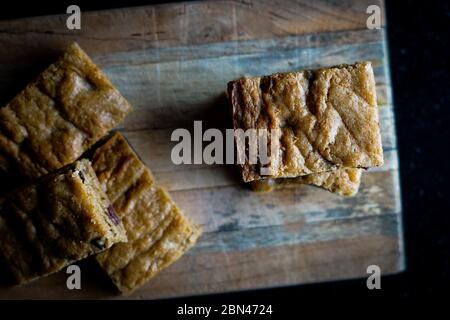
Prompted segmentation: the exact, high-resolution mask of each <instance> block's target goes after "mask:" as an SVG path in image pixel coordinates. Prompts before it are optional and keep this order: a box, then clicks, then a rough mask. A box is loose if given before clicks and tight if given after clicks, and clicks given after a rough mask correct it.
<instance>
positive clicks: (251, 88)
mask: <svg viewBox="0 0 450 320" xmlns="http://www.w3.org/2000/svg"><path fill="white" fill-rule="evenodd" d="M228 98H229V103H230V107H231V112H232V118H233V125H234V129H242V130H244V131H246V130H248V129H258V130H260V129H265V130H268V132H271V133H272V135H269V138H268V139H267V146H266V148H265V150H267V151H268V153H267V152H266V153H267V154H268V157H269V159H270V161H269V162H268V163H264V162H263V161H260V159H259V158H258V161H256V163H255V162H253V161H249V157H248V156H247V158H245V161H243V162H242V163H241V164H240V168H241V172H242V178H243V180H244V181H245V182H249V181H253V180H258V179H263V178H290V177H297V176H302V175H307V174H312V173H319V172H324V171H330V170H334V169H336V168H339V167H349V168H369V167H374V166H381V165H382V164H383V150H382V146H381V136H380V128H379V124H378V106H377V100H376V92H375V80H374V74H373V70H372V65H371V63H370V62H359V63H355V64H354V65H341V66H337V67H331V68H323V69H318V70H311V71H300V72H289V73H278V74H273V75H270V76H264V77H255V78H242V79H239V80H236V81H232V82H230V83H228ZM236 142H237V143H238V152H241V153H243V152H247V151H248V149H249V146H248V145H247V144H241V145H239V142H238V141H236ZM271 147H272V148H271ZM259 149H260V147H259V146H258V150H259ZM271 150H273V152H272V151H271ZM242 159H243V158H242ZM262 169H264V172H263V171H262ZM262 173H263V174H262Z"/></svg>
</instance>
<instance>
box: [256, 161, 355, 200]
mask: <svg viewBox="0 0 450 320" xmlns="http://www.w3.org/2000/svg"><path fill="white" fill-rule="evenodd" d="M361 174H362V169H355V168H341V169H336V170H333V171H327V172H321V173H312V174H308V175H304V176H299V177H296V178H280V179H265V180H255V181H251V182H250V187H251V188H252V190H253V191H257V192H270V191H273V190H274V189H281V188H287V187H298V186H299V185H302V184H312V185H315V186H318V187H322V188H324V189H326V190H328V191H331V192H333V193H336V194H338V195H341V196H354V195H355V194H356V193H357V192H358V189H359V185H360V183H361Z"/></svg>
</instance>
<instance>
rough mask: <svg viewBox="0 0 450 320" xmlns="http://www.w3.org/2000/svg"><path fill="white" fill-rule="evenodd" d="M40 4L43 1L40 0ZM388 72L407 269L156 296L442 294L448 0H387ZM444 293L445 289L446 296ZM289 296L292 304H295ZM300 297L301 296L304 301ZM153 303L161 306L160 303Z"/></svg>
mask: <svg viewBox="0 0 450 320" xmlns="http://www.w3.org/2000/svg"><path fill="white" fill-rule="evenodd" d="M155 2H162V1H117V2H111V1H105V2H98V3H95V4H93V3H90V2H89V1H81V2H80V1H78V2H77V1H73V3H79V4H80V6H81V7H82V10H91V9H107V8H115V7H125V6H131V5H144V4H151V3H155ZM40 4H42V2H40ZM66 8H67V2H59V4H54V5H51V6H42V5H41V6H36V5H33V6H32V7H26V8H25V7H22V8H11V9H9V10H7V9H6V8H4V7H3V8H2V10H1V11H0V18H2V19H5V18H16V17H25V16H32V15H43V14H53V13H63V12H65V9H66ZM387 21H388V34H389V51H390V60H391V76H392V81H393V89H394V104H395V108H396V117H397V118H396V120H397V133H398V144H399V149H400V172H401V185H402V201H403V208H404V216H403V219H404V231H405V244H406V264H407V271H406V272H404V273H402V274H399V275H394V276H387V277H383V278H382V281H381V286H382V289H381V290H371V291H370V290H368V289H367V288H366V282H365V280H364V279H361V280H351V281H341V282H333V283H324V284H314V285H303V286H295V287H289V288H278V289H266V290H258V291H248V292H241V293H231V294H221V295H214V296H209V297H194V298H188V299H175V300H170V301H166V302H159V303H156V304H155V303H154V305H155V306H159V307H164V308H169V309H170V314H169V315H176V311H175V310H176V306H178V305H183V304H184V303H187V304H192V305H194V304H197V305H200V304H201V305H216V306H220V304H222V303H272V304H274V307H275V308H276V310H277V313H280V312H281V313H288V312H292V311H293V310H294V308H297V310H298V308H300V307H301V305H302V304H305V301H314V300H315V301H316V302H317V301H325V300H328V299H332V300H335V301H342V300H344V301H345V302H347V303H350V304H354V303H355V302H356V301H361V300H367V301H369V302H370V303H374V302H375V303H376V302H381V301H382V302H396V301H404V302H408V301H412V300H418V299H420V300H421V301H422V302H423V301H424V298H425V299H427V300H428V299H431V298H443V297H444V296H443V295H444V294H445V290H448V287H449V284H450V200H449V199H450V195H448V192H449V188H448V186H447V181H448V177H449V160H448V159H449V151H448V147H449V137H450V122H449V113H450V112H449V109H450V91H449V88H450V80H449V74H448V72H449V59H450V52H449V49H448V44H449V43H448V42H449V30H450V8H449V2H448V1H425V2H423V1H422V2H419V1H396V0H391V1H387ZM445 296H447V297H448V293H447V294H446V295H445ZM293 302H295V303H293ZM302 302H303V303H302ZM158 309H159V308H158Z"/></svg>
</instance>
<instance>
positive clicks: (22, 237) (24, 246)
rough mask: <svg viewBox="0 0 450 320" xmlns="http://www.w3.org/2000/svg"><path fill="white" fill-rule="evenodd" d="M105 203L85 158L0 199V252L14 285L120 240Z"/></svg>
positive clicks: (120, 233)
mask: <svg viewBox="0 0 450 320" xmlns="http://www.w3.org/2000/svg"><path fill="white" fill-rule="evenodd" d="M111 208H112V207H111V205H110V202H109V200H108V198H107V196H106V194H105V193H104V192H103V191H102V190H101V186H100V184H99V182H98V180H97V177H96V175H95V172H94V171H93V169H92V167H91V165H90V163H89V161H87V160H81V161H78V162H76V163H75V164H73V165H71V166H69V167H65V168H62V169H61V170H59V171H57V172H55V173H51V174H49V175H46V176H44V177H42V179H40V180H39V181H38V182H36V183H33V184H29V185H27V186H24V187H21V188H20V189H18V190H15V191H13V192H12V193H10V194H8V195H5V196H4V197H2V198H0V255H1V256H2V258H3V259H4V260H5V262H6V264H7V265H8V266H9V268H10V270H11V272H12V274H13V275H14V276H15V278H16V280H17V283H19V284H23V283H27V282H29V281H32V280H33V279H36V278H38V277H42V276H46V275H48V274H51V273H53V272H56V271H59V270H61V269H62V268H64V267H65V266H67V265H69V264H71V263H72V262H74V261H78V260H81V259H83V258H85V257H87V256H89V255H92V254H95V253H98V252H101V251H103V250H105V249H107V248H109V247H111V246H112V245H113V244H114V243H117V242H121V241H126V235H125V231H124V228H123V226H122V224H121V223H120V220H119V219H117V218H116V219H114V216H112V215H113V212H112V211H111ZM117 222H118V223H117Z"/></svg>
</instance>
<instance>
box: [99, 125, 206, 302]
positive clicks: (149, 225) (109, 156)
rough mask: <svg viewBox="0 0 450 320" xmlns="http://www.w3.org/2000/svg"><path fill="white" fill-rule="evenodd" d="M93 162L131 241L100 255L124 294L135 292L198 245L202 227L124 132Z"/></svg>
mask: <svg viewBox="0 0 450 320" xmlns="http://www.w3.org/2000/svg"><path fill="white" fill-rule="evenodd" d="M92 165H93V168H94V170H95V172H96V173H97V177H98V179H99V181H100V183H101V185H102V186H103V188H104V190H105V191H106V193H107V195H108V196H109V198H110V199H111V201H112V203H113V206H114V208H115V210H116V212H117V215H118V216H119V218H120V219H122V221H123V224H124V226H125V230H126V232H127V236H128V242H127V243H119V244H117V245H114V246H113V247H112V248H111V249H109V250H108V251H105V252H103V253H101V254H99V255H97V256H96V259H97V261H98V263H99V264H100V266H101V267H102V268H103V269H104V270H105V271H106V273H107V274H108V275H109V276H110V278H111V279H112V281H113V283H114V284H115V285H116V286H117V288H118V289H119V290H120V291H121V292H123V293H130V292H132V291H133V290H135V289H137V288H138V287H139V286H141V285H142V284H144V283H145V282H146V281H147V280H149V279H151V278H152V277H154V276H155V275H156V274H157V273H158V272H160V271H161V270H163V269H164V268H165V267H167V266H169V265H170V264H172V263H173V262H175V261H176V260H177V259H178V258H180V257H181V255H182V254H183V253H184V252H186V251H187V250H188V249H189V248H190V247H191V246H193V245H194V243H195V242H196V240H197V238H198V237H199V235H200V229H199V228H198V227H197V226H195V225H193V224H192V223H191V222H190V221H189V220H188V219H187V218H186V217H185V216H184V215H183V214H182V212H181V211H180V209H179V208H178V207H177V206H176V204H175V203H174V202H173V200H172V199H171V198H170V196H169V194H168V193H167V192H166V191H165V190H164V189H163V188H161V187H160V186H159V185H158V184H157V182H156V181H155V179H154V177H153V176H152V173H151V172H150V170H149V169H148V168H147V167H146V166H145V165H144V164H143V163H142V162H141V160H140V159H139V158H138V156H137V155H136V154H135V152H134V151H133V150H132V148H131V146H130V145H129V144H128V142H127V141H126V140H125V138H124V137H123V136H122V135H121V134H120V133H115V134H114V136H113V137H112V138H110V140H108V141H107V142H106V143H105V144H104V145H103V146H101V147H100V148H99V149H97V150H96V151H95V154H94V156H93V159H92Z"/></svg>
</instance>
